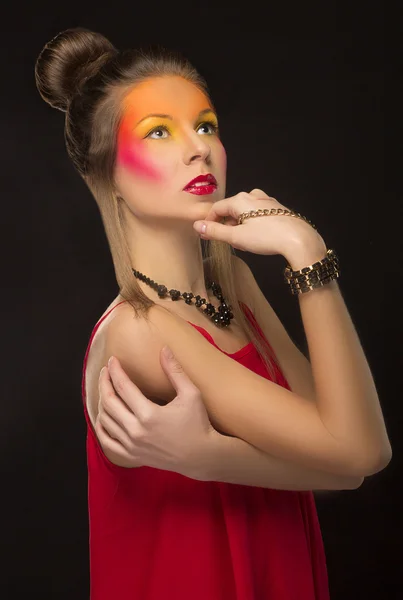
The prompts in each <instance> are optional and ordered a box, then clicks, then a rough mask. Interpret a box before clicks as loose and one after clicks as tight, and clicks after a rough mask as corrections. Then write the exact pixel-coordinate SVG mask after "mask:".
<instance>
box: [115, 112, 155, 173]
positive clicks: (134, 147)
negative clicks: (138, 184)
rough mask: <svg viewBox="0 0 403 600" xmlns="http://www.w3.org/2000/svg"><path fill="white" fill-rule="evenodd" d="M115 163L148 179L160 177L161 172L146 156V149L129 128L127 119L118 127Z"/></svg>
mask: <svg viewBox="0 0 403 600" xmlns="http://www.w3.org/2000/svg"><path fill="white" fill-rule="evenodd" d="M117 163H118V164H119V165H122V166H124V167H126V168H128V169H130V170H132V171H133V172H134V173H136V174H138V175H140V176H143V177H146V178H148V179H153V180H161V179H162V173H160V172H159V171H158V169H157V168H156V167H155V166H154V165H153V164H152V163H151V161H150V160H149V159H148V158H147V149H146V148H144V145H143V144H142V142H141V140H140V139H139V138H137V137H136V135H135V134H134V133H133V132H132V131H131V130H130V127H129V123H128V119H124V120H123V122H122V124H121V127H120V129H119V134H118V151H117Z"/></svg>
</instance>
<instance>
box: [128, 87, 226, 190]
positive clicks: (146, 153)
mask: <svg viewBox="0 0 403 600" xmlns="http://www.w3.org/2000/svg"><path fill="white" fill-rule="evenodd" d="M178 100H180V101H178ZM189 126H191V127H192V129H193V130H194V131H195V132H197V133H198V134H199V135H201V136H202V137H205V138H209V137H210V136H211V135H213V136H214V138H215V140H216V141H219V138H218V136H217V133H218V121H217V117H216V115H215V113H214V111H213V110H212V108H211V106H210V104H209V101H208V99H207V97H206V96H205V94H204V93H203V92H202V91H201V90H199V89H198V88H197V87H196V86H194V85H193V84H191V83H189V82H187V81H186V80H184V79H183V78H181V77H176V76H171V77H161V78H153V79H150V80H147V81H144V82H142V83H141V84H139V85H137V86H136V87H135V88H133V89H132V90H131V91H130V92H129V94H128V95H127V96H126V97H125V100H124V105H123V118H122V122H121V125H120V128H119V132H118V152H117V164H118V165H119V166H123V167H125V168H127V169H129V170H130V171H132V172H133V173H134V174H135V175H136V176H140V177H145V178H148V179H151V180H154V181H161V180H164V179H166V178H167V177H168V176H169V169H168V168H164V167H167V165H166V164H165V163H164V159H163V156H164V155H165V156H166V154H167V152H166V150H167V147H166V146H165V144H167V143H168V144H169V143H170V142H171V141H173V142H179V143H183V144H186V142H187V140H188V139H189V137H188V136H189V129H188V128H189ZM192 143H194V142H192ZM220 145H221V144H220ZM224 154H225V151H224Z"/></svg>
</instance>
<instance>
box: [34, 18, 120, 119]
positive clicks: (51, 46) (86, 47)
mask: <svg viewBox="0 0 403 600" xmlns="http://www.w3.org/2000/svg"><path fill="white" fill-rule="evenodd" d="M116 53H117V50H116V48H115V47H114V46H113V45H112V44H111V42H110V41H109V40H108V39H107V38H106V37H104V36H103V35H101V34H100V33H96V32H94V31H90V30H88V29H84V28H82V27H77V28H74V29H66V30H65V31H62V32H61V33H59V34H58V35H57V36H56V37H54V38H53V39H52V40H50V42H48V43H47V44H46V45H45V47H44V48H43V50H42V52H41V53H40V54H39V56H38V58H37V60H36V64H35V80H36V86H37V88H38V90H39V93H40V95H41V96H42V98H43V99H44V100H45V101H46V102H48V103H49V104H50V105H51V106H53V107H54V108H58V109H59V110H62V111H64V112H66V110H67V108H68V106H69V103H70V101H71V99H72V98H73V96H74V95H75V94H76V93H77V91H79V89H80V87H81V86H82V85H83V84H84V82H85V81H86V80H87V79H89V78H90V77H92V76H93V75H95V74H96V73H97V71H98V70H99V69H100V67H101V66H102V64H103V63H104V62H106V60H107V59H108V58H110V57H111V56H113V55H114V54H116Z"/></svg>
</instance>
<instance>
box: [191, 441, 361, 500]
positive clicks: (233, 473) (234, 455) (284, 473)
mask: <svg viewBox="0 0 403 600" xmlns="http://www.w3.org/2000/svg"><path fill="white" fill-rule="evenodd" d="M196 478H197V479H199V480H201V481H223V482H226V483H238V484H241V485H252V486H256V487H263V488H271V489H277V490H293V491H302V490H347V489H348V490H352V489H357V488H358V487H360V485H361V484H362V482H363V481H364V478H363V477H354V476H348V475H335V474H333V473H327V472H326V471H320V470H318V469H311V468H307V467H304V466H301V465H297V464H293V463H290V462H289V461H285V460H283V459H280V458H275V457H274V456H269V455H268V454H265V453H264V452H262V451H261V450H259V449H257V448H254V447H253V446H251V445H250V444H248V443H247V442H244V441H243V440H240V439H238V438H232V437H227V436H224V435H221V434H219V433H218V432H216V433H214V435H213V436H212V438H211V440H210V443H209V445H208V449H207V453H206V466H205V468H204V470H203V472H202V475H201V476H199V477H196Z"/></svg>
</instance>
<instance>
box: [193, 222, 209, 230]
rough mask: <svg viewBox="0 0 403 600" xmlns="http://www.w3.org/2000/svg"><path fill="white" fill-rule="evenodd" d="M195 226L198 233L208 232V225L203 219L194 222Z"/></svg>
mask: <svg viewBox="0 0 403 600" xmlns="http://www.w3.org/2000/svg"><path fill="white" fill-rule="evenodd" d="M194 228H195V229H196V231H197V232H198V233H206V228H207V225H206V223H203V221H198V222H196V223H195V224H194Z"/></svg>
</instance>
